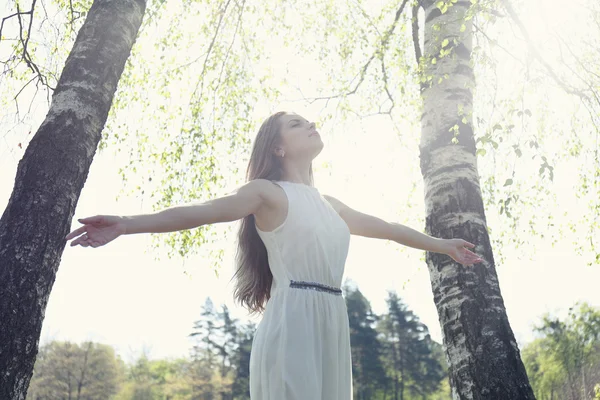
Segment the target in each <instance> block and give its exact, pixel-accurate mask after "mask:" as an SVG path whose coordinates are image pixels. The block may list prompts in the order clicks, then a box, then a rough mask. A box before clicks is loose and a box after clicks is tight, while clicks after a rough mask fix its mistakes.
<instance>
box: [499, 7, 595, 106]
mask: <svg viewBox="0 0 600 400" xmlns="http://www.w3.org/2000/svg"><path fill="white" fill-rule="evenodd" d="M503 4H504V8H506V11H507V12H508V15H510V17H511V18H512V19H513V21H514V22H515V23H516V24H517V27H518V28H519V30H520V31H521V34H522V35H523V37H524V38H525V41H526V42H527V46H528V47H529V50H530V51H531V53H532V54H533V56H534V57H535V58H537V60H538V61H539V62H540V63H541V64H542V66H543V67H544V68H545V69H546V71H547V72H548V74H550V77H552V79H554V81H555V82H556V83H557V84H558V85H559V86H560V87H561V88H562V89H563V90H564V91H565V92H567V93H569V94H573V95H576V96H578V97H581V98H584V99H586V100H589V98H588V96H587V95H585V94H584V93H582V92H581V91H578V90H574V89H572V88H570V87H569V86H568V85H567V84H566V83H564V82H563V81H562V80H561V79H560V77H559V76H558V75H557V74H556V73H555V72H554V69H552V67H551V66H550V64H548V63H547V62H546V60H544V58H543V57H542V55H541V54H540V53H539V51H538V50H537V48H536V47H535V46H534V45H533V42H532V41H531V38H530V37H529V33H528V32H527V28H525V25H523V22H521V19H520V18H519V16H518V15H517V13H516V12H515V10H514V9H513V7H512V5H511V4H510V0H504V2H503Z"/></svg>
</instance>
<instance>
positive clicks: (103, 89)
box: [0, 0, 146, 400]
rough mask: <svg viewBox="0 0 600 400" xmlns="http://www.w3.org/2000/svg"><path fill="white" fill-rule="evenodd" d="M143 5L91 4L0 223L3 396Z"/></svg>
mask: <svg viewBox="0 0 600 400" xmlns="http://www.w3.org/2000/svg"><path fill="white" fill-rule="evenodd" d="M145 8H146V4H145V1H144V0H96V1H95V2H94V4H93V5H92V7H91V8H90V10H89V12H88V16H87V18H86V21H85V23H84V24H83V26H82V27H81V30H80V31H79V33H78V35H77V39H76V41H75V44H74V46H73V49H72V50H71V53H70V54H69V57H68V58H67V61H66V62H65V67H64V69H63V71H62V74H61V77H60V79H59V81H58V84H57V86H56V90H55V91H54V94H53V96H52V103H51V105H50V109H49V111H48V114H47V116H46V119H45V120H44V122H43V123H42V124H41V126H40V127H39V129H38V131H37V132H36V134H35V136H34V137H33V139H32V140H31V143H30V144H29V146H28V147H27V150H26V151H25V154H24V156H23V158H22V159H21V161H20V162H19V166H18V169H17V174H16V178H15V185H14V188H13V192H12V194H11V197H10V199H9V202H8V205H7V207H6V210H5V211H4V213H3V215H2V218H1V219H0V298H1V301H0V321H1V322H0V398H1V399H2V400H17V399H19V400H21V399H25V396H26V393H27V388H28V386H29V381H30V379H31V375H32V373H33V365H34V362H35V358H36V355H37V352H38V343H39V336H40V332H41V327H42V322H43V319H44V313H45V310H46V304H47V302H48V297H49V295H50V291H51V289H52V285H53V284H54V280H55V276H56V271H57V269H58V266H59V263H60V259H61V255H62V252H63V250H64V247H65V244H66V241H65V236H66V235H67V233H68V232H69V229H70V225H71V219H72V217H73V213H74V211H75V207H76V205H77V201H78V199H79V195H80V193H81V189H82V188H83V185H84V183H85V181H86V178H87V175H88V171H89V168H90V164H91V163H92V159H93V157H94V154H95V152H96V148H97V145H98V142H99V141H100V138H101V132H102V129H103V127H104V124H105V122H106V119H107V117H108V111H109V109H110V106H111V103H112V100H113V96H114V93H115V91H116V89H117V83H118V81H119V78H120V76H121V73H122V72H123V69H124V67H125V61H126V60H127V57H129V54H130V52H131V48H132V46H133V43H134V42H135V39H136V36H137V33H138V30H139V28H140V25H141V22H142V17H143V15H144V11H145Z"/></svg>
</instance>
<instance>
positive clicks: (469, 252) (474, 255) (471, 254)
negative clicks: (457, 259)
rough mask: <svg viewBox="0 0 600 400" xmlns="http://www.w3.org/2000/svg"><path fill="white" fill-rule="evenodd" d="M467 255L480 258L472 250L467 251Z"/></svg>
mask: <svg viewBox="0 0 600 400" xmlns="http://www.w3.org/2000/svg"><path fill="white" fill-rule="evenodd" d="M465 254H467V255H469V256H471V257H479V256H478V255H477V254H475V253H473V252H472V251H471V250H467V249H465Z"/></svg>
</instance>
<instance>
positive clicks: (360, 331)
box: [27, 282, 600, 400]
mask: <svg viewBox="0 0 600 400" xmlns="http://www.w3.org/2000/svg"><path fill="white" fill-rule="evenodd" d="M344 296H345V298H346V305H347V307H348V315H349V319H350V341H351V346H352V372H353V387H354V398H355V399H357V400H359V399H360V400H363V399H364V400H386V399H387V400H391V399H404V400H426V399H427V400H442V399H443V400H446V399H450V398H451V396H450V388H449V384H448V377H447V365H446V360H445V357H444V354H443V351H442V345H441V344H440V343H437V342H436V341H434V340H432V339H431V336H430V335H429V330H428V329H427V326H425V325H424V324H423V323H422V322H421V321H420V320H419V317H418V316H417V315H416V314H415V313H414V312H413V311H411V310H410V309H409V308H408V307H407V306H406V304H404V303H403V302H402V299H401V298H399V297H398V295H397V294H396V293H393V292H390V293H388V296H387V299H386V303H387V306H388V309H387V312H386V313H385V314H381V315H377V314H376V313H374V312H373V310H372V309H371V306H370V304H369V301H368V300H367V299H366V298H365V296H364V295H363V294H362V293H361V292H360V290H359V289H358V288H357V287H356V286H355V285H354V284H352V283H350V282H347V284H346V285H345V287H344ZM255 329H256V326H255V325H254V324H253V323H243V322H242V321H239V320H237V319H235V318H232V316H231V314H230V312H229V310H228V309H227V306H225V305H221V306H220V307H219V306H215V305H214V304H213V303H212V301H211V300H210V299H206V302H205V304H204V306H203V307H202V313H201V315H200V318H199V319H198V320H197V321H195V323H194V326H193V328H192V330H191V333H190V335H191V336H193V337H194V341H195V345H194V346H193V348H192V349H190V354H189V357H185V358H178V359H149V358H148V357H147V355H145V354H141V355H139V357H138V358H137V359H135V360H133V362H132V363H129V364H127V363H125V362H124V361H123V360H122V359H121V358H120V357H119V356H118V355H116V353H115V351H114V349H113V348H112V347H111V346H108V345H105V344H102V343H94V342H84V343H81V344H76V343H70V342H60V341H55V342H50V343H47V344H45V345H44V346H42V347H41V349H40V354H39V356H38V361H37V362H36V365H35V369H34V375H33V379H32V381H31V386H30V390H29V393H28V395H27V398H28V399H35V400H43V399H76V400H80V399H81V400H83V399H107V398H110V399H115V400H117V399H119V400H163V399H170V400H176V399H179V400H184V399H198V400H212V399H214V400H242V399H244V400H247V399H249V398H250V395H249V392H248V385H249V382H248V372H249V369H248V368H249V367H248V365H249V361H250V349H251V345H252V336H253V333H254V330H255ZM536 336H537V338H536V339H535V340H534V341H533V342H531V343H529V344H527V345H526V346H525V347H524V348H523V350H522V351H523V360H524V362H525V366H526V368H527V374H528V375H529V378H530V381H531V384H532V386H533V389H534V392H535V395H536V397H537V398H538V399H540V400H544V399H556V400H558V399H578V400H584V399H590V398H592V397H590V396H593V393H594V391H595V393H596V397H595V398H600V309H598V308H593V307H590V306H589V305H588V304H577V305H574V307H573V308H572V309H571V311H570V313H569V316H568V318H566V319H564V320H563V319H559V318H556V317H555V316H552V315H545V316H543V317H542V318H540V321H538V324H537V327H536ZM584 393H587V395H584Z"/></svg>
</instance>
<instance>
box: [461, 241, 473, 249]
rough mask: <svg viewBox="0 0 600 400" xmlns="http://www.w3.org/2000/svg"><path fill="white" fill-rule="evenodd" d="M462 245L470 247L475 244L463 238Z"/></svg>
mask: <svg viewBox="0 0 600 400" xmlns="http://www.w3.org/2000/svg"><path fill="white" fill-rule="evenodd" d="M463 246H465V247H471V248H473V247H475V245H474V244H473V243H471V242H467V241H466V240H463Z"/></svg>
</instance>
